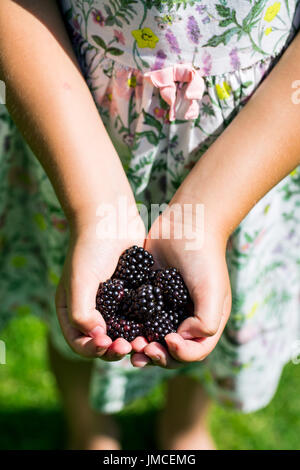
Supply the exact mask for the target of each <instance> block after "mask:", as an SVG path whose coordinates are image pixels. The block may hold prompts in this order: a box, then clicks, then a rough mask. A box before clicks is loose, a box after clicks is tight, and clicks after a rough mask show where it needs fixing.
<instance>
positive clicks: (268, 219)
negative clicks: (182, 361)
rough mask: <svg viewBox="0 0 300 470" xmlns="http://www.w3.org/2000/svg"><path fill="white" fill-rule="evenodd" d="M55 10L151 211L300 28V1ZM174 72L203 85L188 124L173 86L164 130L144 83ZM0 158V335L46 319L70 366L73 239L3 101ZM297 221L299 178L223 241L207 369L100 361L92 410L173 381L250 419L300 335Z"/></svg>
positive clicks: (101, 1) (156, 101)
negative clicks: (66, 268)
mask: <svg viewBox="0 0 300 470" xmlns="http://www.w3.org/2000/svg"><path fill="white" fill-rule="evenodd" d="M60 3H61V10H62V14H63V15H64V18H65V22H66V25H67V27H68V31H69V34H70V38H71V41H72V44H73V46H74V49H75V51H76V54H77V57H78V60H79V62H80V65H81V68H82V72H83V74H84V76H85V78H86V81H87V83H88V85H89V87H90V90H91V93H92V94H93V97H94V100H95V103H96V105H97V108H98V110H99V113H100V115H101V117H102V119H103V122H104V124H105V126H106V128H107V130H108V132H109V134H110V136H111V139H112V141H113V143H114V145H115V147H116V149H117V151H118V154H119V156H120V158H121V160H122V163H123V165H124V168H125V170H126V173H127V175H128V179H129V181H130V183H131V186H132V188H133V191H134V193H135V196H136V201H137V202H142V203H144V204H146V205H147V206H149V205H150V204H151V203H153V204H162V203H164V202H169V201H170V199H171V197H172V196H173V194H174V192H175V191H176V189H177V188H178V187H179V185H180V184H181V182H182V181H183V179H184V178H185V176H186V175H187V174H188V172H189V171H190V170H191V169H192V168H193V166H194V164H195V163H196V162H197V161H198V160H199V158H201V156H202V155H203V154H204V153H205V151H206V150H207V149H208V148H209V146H210V145H211V144H212V143H213V142H214V141H215V139H216V138H217V137H218V136H219V135H220V134H221V133H222V132H223V130H224V129H225V128H226V126H227V125H228V124H229V123H230V122H231V121H232V119H233V118H234V117H235V116H236V115H237V114H238V112H239V111H240V110H241V109H242V107H243V106H244V105H245V104H246V102H247V100H248V99H249V98H251V95H252V93H253V92H254V90H255V89H256V88H257V86H258V85H259V84H260V83H261V81H262V80H263V79H264V78H265V77H266V76H267V74H268V72H269V71H270V70H271V69H272V67H273V66H274V64H275V63H276V61H277V60H278V59H280V56H281V55H282V53H283V52H284V50H285V49H286V47H287V46H288V45H289V43H290V42H291V41H292V39H293V37H294V36H295V34H296V33H297V31H298V30H299V25H300V16H299V13H300V7H299V2H297V1H282V2H278V1H273V0H271V1H270V0H258V1H251V0H249V1H248V0H247V1H246V0H243V1H237V0H228V1H227V0H218V1H217V0H215V1H212V2H209V1H205V0H203V1H201V0H199V1H189V0H182V1H180V0H175V1H171V0H165V1H148V0H141V1H138V0H98V1H97V0H61V1H60ZM182 66H184V67H185V66H187V67H191V68H192V69H193V71H195V73H197V74H199V76H201V80H202V81H203V85H204V86H203V90H202V93H201V97H199V98H198V99H197V100H196V102H195V103H194V104H195V105H196V106H197V107H198V108H197V109H198V112H197V116H196V117H195V118H194V119H187V118H186V117H187V114H186V113H187V110H188V108H189V105H190V104H191V103H189V100H187V98H186V97H187V95H186V90H187V87H188V85H189V83H186V81H185V80H183V81H182V82H178V81H177V80H176V81H175V82H176V102H175V103H174V113H175V115H174V120H170V106H169V104H168V103H167V102H166V101H165V100H164V99H163V97H162V93H161V89H160V88H159V87H158V86H155V85H154V84H153V83H152V82H151V80H149V79H148V78H147V75H149V73H150V75H151V74H152V76H156V75H155V74H154V75H153V73H155V72H156V71H158V70H165V69H166V68H170V67H172V68H174V67H175V68H176V70H179V69H180V68H181V67H182ZM189 70H190V69H189ZM193 73H194V72H193ZM174 76H175V75H174ZM274 99H276V96H274ZM194 109H195V108H194ZM262 125H263V122H262ZM274 132H276V128H274ZM225 150H226V149H224V151H225ZM242 151H243V148H242V147H241V153H242ZM0 159H1V166H0V168H1V170H0V171H1V178H0V194H1V197H0V249H1V260H2V262H1V267H0V278H1V285H0V292H1V299H2V302H1V312H0V323H1V326H4V325H5V323H6V322H7V321H8V320H10V319H11V318H13V317H15V316H20V315H23V314H25V313H27V312H29V311H30V312H33V313H37V314H39V312H44V311H46V310H48V311H49V312H50V314H49V315H48V316H47V321H48V322H49V324H50V329H51V332H52V337H53V341H54V343H55V345H56V346H57V348H58V349H59V350H60V351H61V352H62V353H63V354H66V355H67V356H68V357H70V358H71V357H75V355H74V353H72V351H71V350H70V349H69V347H68V346H67V344H66V343H65V341H64V339H63V337H62V334H61V332H60V330H59V327H58V323H57V320H56V317H55V313H54V302H53V298H54V292H55V287H56V285H57V282H58V279H59V276H60V273H61V268H62V264H63V260H64V256H65V253H66V247H67V242H68V228H67V223H66V220H65V217H64V215H63V212H62V210H61V207H60V205H59V203H58V201H57V198H56V196H55V194H54V191H53V189H52V187H51V185H50V182H49V180H48V178H47V176H46V175H45V173H44V171H43V169H42V168H41V166H40V165H39V163H38V162H37V161H36V159H35V157H34V156H33V155H32V153H31V151H30V150H29V148H28V147H27V145H26V144H25V143H24V141H23V139H22V137H21V136H20V134H19V132H18V130H17V129H16V127H15V126H14V124H13V122H12V120H11V118H10V117H9V115H8V113H7V111H6V109H5V107H4V106H1V105H0ZM258 171H259V169H258ZM245 184H247V182H245ZM221 209H222V201H220V210H221ZM299 224H300V168H296V169H295V170H294V171H293V172H292V173H291V174H290V175H289V176H287V177H286V178H285V179H284V180H282V181H281V182H280V183H279V184H278V185H277V186H276V187H274V188H273V189H272V190H271V191H270V192H269V193H268V194H267V195H266V196H265V197H264V198H263V199H261V200H260V201H259V202H258V203H257V204H256V205H255V207H254V208H253V209H252V210H251V211H250V213H249V214H248V216H247V217H246V218H245V219H244V220H243V222H242V223H241V224H240V226H239V227H238V228H237V230H236V231H235V232H234V233H233V235H232V236H231V237H230V239H229V242H228V246H227V262H228V268H229V273H230V279H231V285H232V293H233V306H232V312H231V316H230V319H229V322H228V324H227V326H226V329H225V331H224V333H223V335H222V337H221V339H220V341H219V343H218V345H217V347H216V348H215V350H214V351H213V352H212V353H211V354H210V355H209V356H208V358H207V359H206V360H205V361H203V362H201V363H195V364H190V365H188V366H184V367H183V368H182V369H180V370H175V371H174V370H170V371H169V370H164V369H161V368H156V367H149V368H145V369H142V370H140V369H135V368H133V367H132V366H131V365H130V361H129V359H128V358H125V359H124V360H122V361H120V362H116V363H106V362H103V361H101V360H96V361H94V364H95V366H94V372H93V378H92V385H91V401H92V403H93V405H94V407H96V408H97V409H100V410H102V411H105V412H115V411H118V410H120V409H122V408H123V406H124V405H126V404H127V403H130V402H131V401H132V400H133V399H135V398H137V397H141V396H143V395H145V394H147V393H149V391H150V390H151V389H152V388H153V387H154V386H155V385H157V384H159V383H160V382H161V381H163V380H165V379H167V378H168V377H171V376H173V375H176V374H188V375H190V376H193V377H194V378H195V379H196V380H201V381H202V382H203V384H204V386H205V387H206V388H207V390H208V391H209V392H210V393H211V394H212V396H213V397H214V398H216V399H217V400H218V401H219V402H221V403H222V404H224V405H226V406H230V407H233V408H237V409H239V410H242V411H245V412H249V411H254V410H257V409H259V408H261V407H263V406H265V405H267V404H268V403H269V401H270V400H271V398H272V396H273V395H274V393H275V391H276V387H277V384H278V381H279V378H280V375H281V371H282V368H283V366H284V364H285V363H286V362H287V361H289V360H290V358H291V356H292V355H293V353H294V348H295V345H297V344H298V343H297V341H298V340H299V339H300V311H299V301H300V249H299V247H300V229H299Z"/></svg>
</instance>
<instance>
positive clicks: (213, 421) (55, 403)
mask: <svg viewBox="0 0 300 470" xmlns="http://www.w3.org/2000/svg"><path fill="white" fill-rule="evenodd" d="M0 338H1V339H2V340H4V341H5V343H6V349H7V357H6V360H7V364H6V365H0V449H57V448H63V446H64V420H63V414H62V409H61V404H60V400H59V396H58V393H57V390H56V386H55V381H54V378H53V376H52V373H51V371H50V369H49V366H48V362H47V354H46V341H45V339H46V328H45V326H44V325H43V323H41V322H40V321H39V320H38V319H36V318H33V317H31V316H29V315H25V316H23V317H22V318H18V319H16V320H14V321H13V322H11V323H10V325H9V326H8V327H7V328H6V330H5V331H3V332H2V333H1V337H0ZM299 390H300V365H299V366H295V365H293V364H289V365H288V366H287V367H286V368H285V370H284V373H283V376H282V379H281V382H280V386H279V389H278V391H277V393H276V396H275V398H274V400H273V401H272V403H271V404H270V405H269V406H268V407H267V408H265V409H264V410H261V411H258V412H256V413H251V414H248V415H242V414H239V413H236V412H231V411H226V410H224V409H222V408H220V407H219V406H217V405H214V406H213V409H212V412H211V416H210V426H211V431H212V434H213V436H214V438H215V441H216V443H217V446H218V448H219V449H300V442H299V437H298V432H299V422H300V400H299V398H298V396H299ZM162 399H163V391H162V388H159V389H156V390H155V391H154V392H153V393H152V394H151V395H150V396H149V397H147V398H146V399H143V400H139V401H138V402H137V403H135V404H133V405H131V406H130V407H129V408H128V409H127V410H125V411H123V412H122V413H121V414H120V415H119V416H118V420H119V422H120V424H121V428H122V429H123V431H124V432H123V446H124V448H126V449H137V448H147V447H148V448H149V447H150V448H151V447H152V448H153V445H154V444H153V443H154V441H153V435H152V424H153V423H154V420H155V416H156V414H157V412H158V410H159V408H160V407H161V405H162ZM125 431H126V432H125Z"/></svg>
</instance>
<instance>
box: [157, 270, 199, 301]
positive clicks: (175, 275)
mask: <svg viewBox="0 0 300 470" xmlns="http://www.w3.org/2000/svg"><path fill="white" fill-rule="evenodd" d="M152 282H153V284H154V285H155V286H156V287H159V288H160V289H161V292H162V294H163V297H164V299H165V300H166V301H167V302H168V303H169V304H170V305H171V306H172V307H173V308H174V309H177V308H179V307H182V306H184V305H186V304H187V303H188V301H189V300H190V296H189V292H188V290H187V288H186V285H185V283H184V280H183V278H182V276H181V274H180V273H179V271H178V270H177V269H176V268H169V269H164V270H162V269H160V270H157V271H155V275H154V279H153V281H152Z"/></svg>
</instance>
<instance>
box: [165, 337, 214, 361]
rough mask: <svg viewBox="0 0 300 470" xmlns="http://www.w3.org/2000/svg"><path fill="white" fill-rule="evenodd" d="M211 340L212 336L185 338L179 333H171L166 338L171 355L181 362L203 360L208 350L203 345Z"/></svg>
mask: <svg viewBox="0 0 300 470" xmlns="http://www.w3.org/2000/svg"><path fill="white" fill-rule="evenodd" d="M209 340H211V338H195V339H193V340H189V339H183V338H182V337H181V336H180V335H179V334H177V333H170V334H169V335H167V336H166V338H165V341H166V343H167V345H168V349H169V352H170V355H171V356H172V358H173V359H175V360H177V361H181V362H197V361H201V360H202V359H203V358H204V357H205V351H206V350H207V348H205V346H203V345H204V343H205V342H207V341H209Z"/></svg>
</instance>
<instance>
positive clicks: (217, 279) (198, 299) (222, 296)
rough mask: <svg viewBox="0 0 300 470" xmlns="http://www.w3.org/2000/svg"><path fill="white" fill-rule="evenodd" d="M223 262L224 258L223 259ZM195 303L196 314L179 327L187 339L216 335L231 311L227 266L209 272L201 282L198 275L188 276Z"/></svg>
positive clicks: (188, 283) (187, 280) (187, 282)
mask: <svg viewBox="0 0 300 470" xmlns="http://www.w3.org/2000/svg"><path fill="white" fill-rule="evenodd" d="M221 262H222V263H223V259H221ZM186 284H187V287H188V289H189V292H190V295H191V297H192V300H193V304H194V316H191V317H188V318H187V319H186V320H185V321H184V322H183V323H182V324H181V325H180V328H179V329H178V332H179V333H180V334H181V336H182V337H183V338H185V339H193V338H200V337H211V336H214V335H215V334H216V333H217V332H218V330H219V327H220V323H221V321H222V317H223V316H224V315H227V318H228V316H229V313H230V307H231V295H230V284H229V277H228V272H227V269H226V267H225V266H222V267H219V268H218V269H216V270H215V272H214V273H213V274H212V273H208V275H207V277H206V278H205V279H202V280H201V282H199V280H198V278H197V276H193V277H190V276H189V275H188V276H187V278H186Z"/></svg>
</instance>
